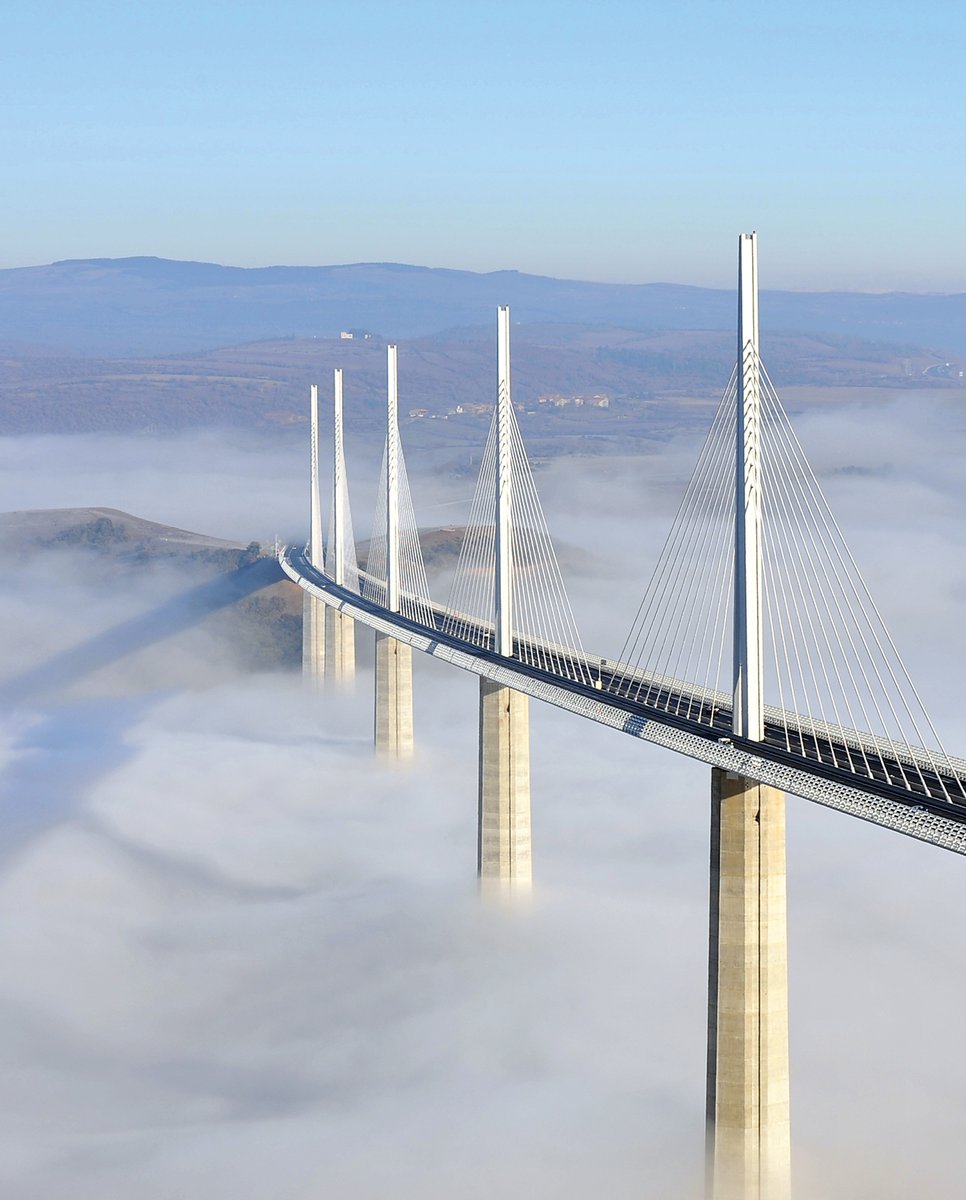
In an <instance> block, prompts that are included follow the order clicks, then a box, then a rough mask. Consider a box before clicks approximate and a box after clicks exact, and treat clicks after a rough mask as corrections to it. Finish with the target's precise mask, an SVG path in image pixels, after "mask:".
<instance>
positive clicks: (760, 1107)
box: [707, 768, 791, 1200]
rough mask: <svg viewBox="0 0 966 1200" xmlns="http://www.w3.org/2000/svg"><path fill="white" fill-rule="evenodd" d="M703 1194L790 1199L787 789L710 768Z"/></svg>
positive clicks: (718, 1198)
mask: <svg viewBox="0 0 966 1200" xmlns="http://www.w3.org/2000/svg"><path fill="white" fill-rule="evenodd" d="M707 1117H708V1125H707V1128H708V1134H707V1152H708V1188H707V1194H708V1197H709V1200H788V1197H789V1196H790V1194H791V1155H790V1122H789V1078H788V969H787V930H786V900H785V796H784V793H783V792H780V791H778V790H777V789H775V788H770V787H766V786H765V785H764V784H759V783H755V782H754V781H753V780H750V779H745V778H743V777H742V776H740V775H732V774H731V773H729V772H727V771H722V770H719V769H717V768H716V769H714V771H713V773H712V785H711V931H710V954H709V971H708V1103H707Z"/></svg>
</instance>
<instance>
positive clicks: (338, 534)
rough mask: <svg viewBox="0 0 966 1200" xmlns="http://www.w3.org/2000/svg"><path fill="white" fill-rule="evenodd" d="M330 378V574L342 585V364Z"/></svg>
mask: <svg viewBox="0 0 966 1200" xmlns="http://www.w3.org/2000/svg"><path fill="white" fill-rule="evenodd" d="M332 378H333V406H332V409H333V425H332V529H331V530H330V532H329V536H330V537H331V538H332V550H333V555H332V578H333V580H334V581H335V582H336V583H337V584H338V585H339V587H344V586H345V538H344V537H343V524H344V522H345V511H344V509H345V497H344V488H345V448H344V445H343V433H342V368H341V367H336V368H335V370H334V371H333V373H332Z"/></svg>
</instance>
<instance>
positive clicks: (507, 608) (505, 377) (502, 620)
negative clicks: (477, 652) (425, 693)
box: [494, 305, 513, 656]
mask: <svg viewBox="0 0 966 1200" xmlns="http://www.w3.org/2000/svg"><path fill="white" fill-rule="evenodd" d="M496 312H497V318H496V328H497V393H496V520H495V526H496V529H495V533H496V575H495V582H496V616H495V635H496V644H495V646H494V649H495V650H496V652H497V654H505V655H508V656H511V655H512V654H513V623H512V616H513V614H512V597H513V588H512V582H511V574H510V573H511V571H512V556H513V546H512V537H513V533H512V523H511V506H512V477H511V473H510V421H511V420H512V408H511V403H512V401H511V396H510V309H509V307H507V306H505V305H504V306H502V307H500V308H498V309H497V310H496Z"/></svg>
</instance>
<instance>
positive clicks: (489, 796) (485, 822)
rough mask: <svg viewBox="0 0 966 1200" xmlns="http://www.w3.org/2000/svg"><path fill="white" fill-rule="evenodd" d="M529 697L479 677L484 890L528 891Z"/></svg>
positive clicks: (480, 852)
mask: <svg viewBox="0 0 966 1200" xmlns="http://www.w3.org/2000/svg"><path fill="white" fill-rule="evenodd" d="M529 705H530V698H529V697H528V696H525V695H523V694H522V693H521V692H517V691H514V690H513V688H508V687H501V686H500V685H499V684H496V683H491V682H490V680H488V679H481V680H480V797H479V799H480V807H479V838H478V856H477V865H478V870H479V876H480V886H481V888H482V889H483V891H484V892H494V891H495V892H499V891H504V890H507V891H508V890H511V889H516V888H522V889H528V888H529V887H530V885H531V881H532V870H531V859H530V708H529Z"/></svg>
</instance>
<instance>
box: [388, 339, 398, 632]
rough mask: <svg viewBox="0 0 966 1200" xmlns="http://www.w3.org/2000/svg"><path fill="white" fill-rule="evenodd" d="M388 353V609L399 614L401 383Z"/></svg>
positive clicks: (394, 357)
mask: <svg viewBox="0 0 966 1200" xmlns="http://www.w3.org/2000/svg"><path fill="white" fill-rule="evenodd" d="M386 351H387V363H386V366H387V384H388V387H387V402H388V403H387V411H386V608H388V609H389V611H390V612H399V382H398V369H397V352H396V347H395V346H387V347H386Z"/></svg>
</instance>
